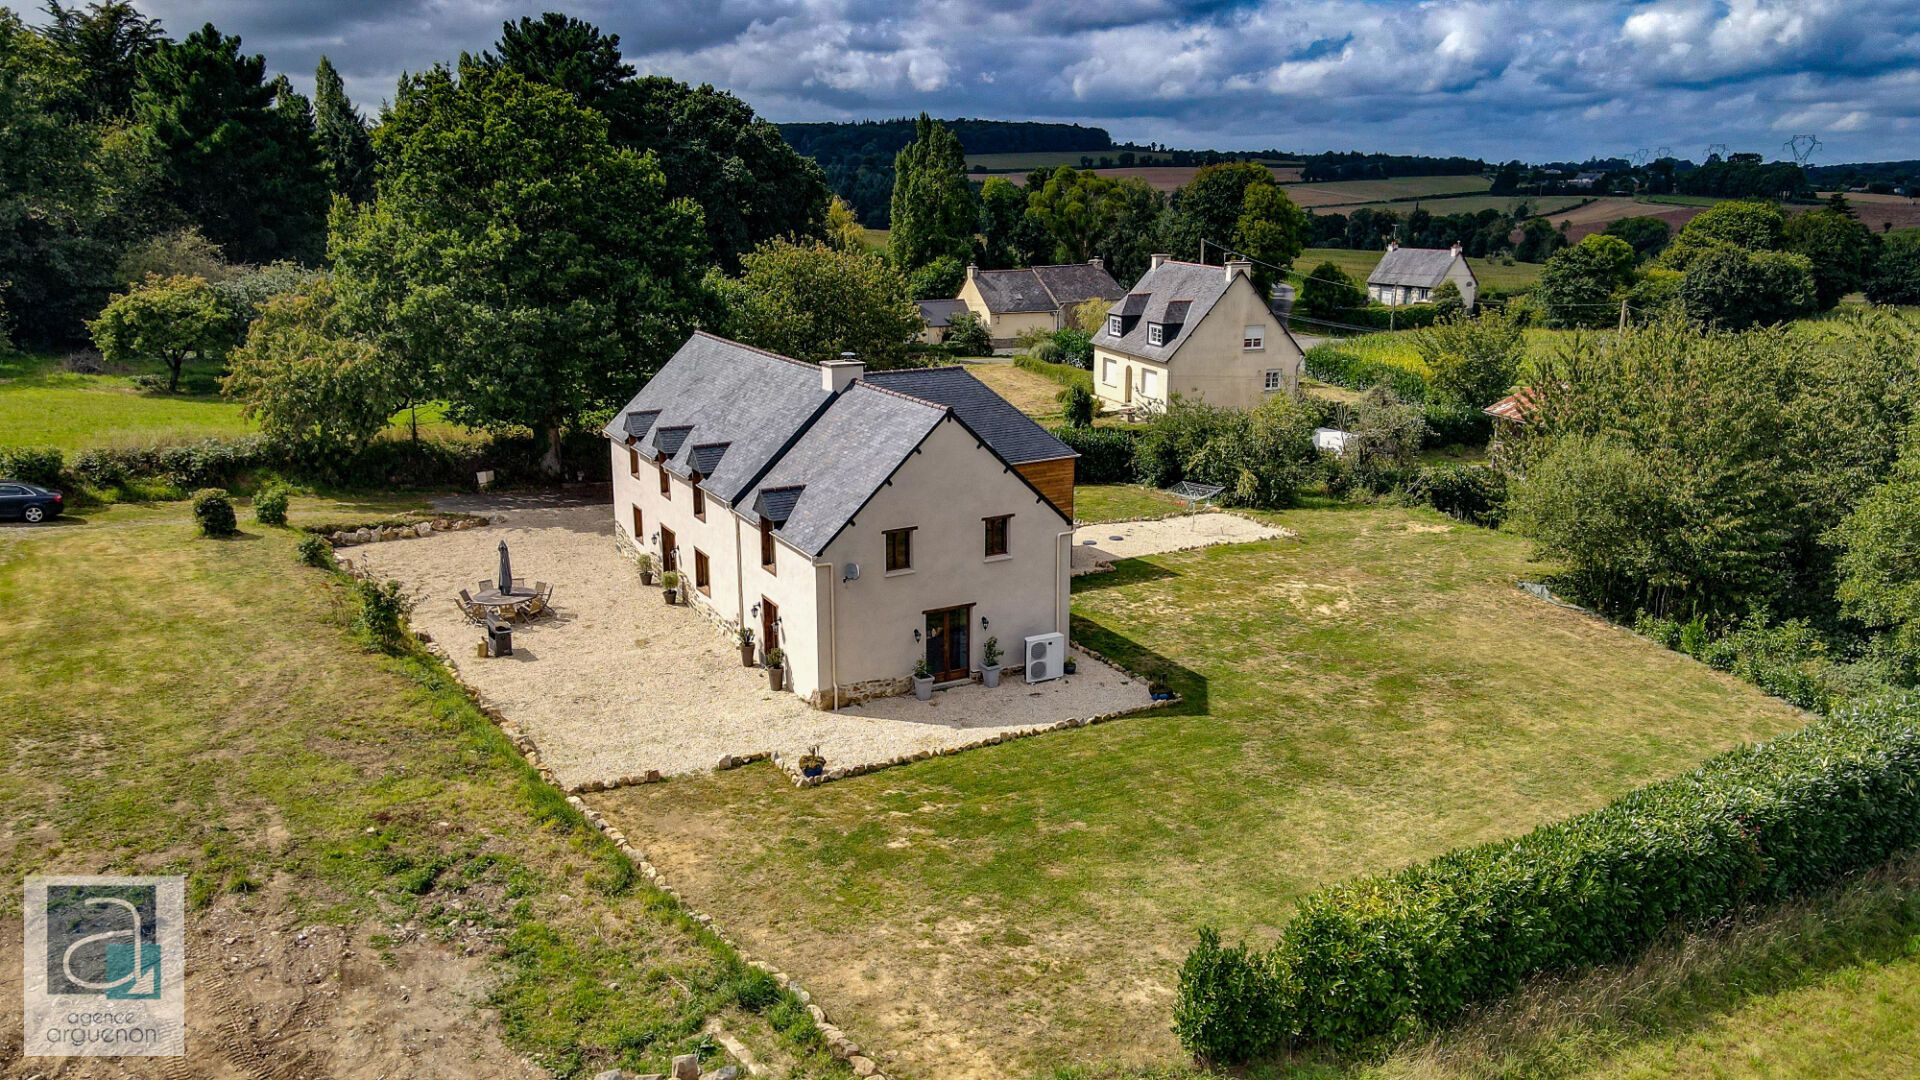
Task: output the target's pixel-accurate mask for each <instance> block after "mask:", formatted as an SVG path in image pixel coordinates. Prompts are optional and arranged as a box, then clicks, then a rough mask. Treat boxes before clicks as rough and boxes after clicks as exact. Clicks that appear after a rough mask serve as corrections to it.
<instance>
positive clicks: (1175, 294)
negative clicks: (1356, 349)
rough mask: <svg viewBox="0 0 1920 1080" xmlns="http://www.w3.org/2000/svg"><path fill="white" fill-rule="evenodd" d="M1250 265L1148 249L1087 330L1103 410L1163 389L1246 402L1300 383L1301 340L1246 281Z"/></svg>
mask: <svg viewBox="0 0 1920 1080" xmlns="http://www.w3.org/2000/svg"><path fill="white" fill-rule="evenodd" d="M1252 269H1253V264H1252V263H1248V262H1240V261H1235V262H1229V263H1228V264H1227V265H1225V266H1206V265H1203V264H1201V263H1190V262H1178V261H1176V260H1174V259H1172V258H1170V257H1168V256H1166V255H1155V256H1154V257H1153V266H1152V269H1150V270H1148V271H1147V273H1146V276H1145V277H1142V278H1141V279H1140V281H1139V283H1138V284H1136V285H1135V286H1134V287H1133V291H1132V292H1129V293H1128V294H1127V295H1126V296H1124V297H1122V298H1121V300H1120V302H1119V303H1117V304H1115V305H1113V307H1111V308H1109V309H1108V311H1107V321H1106V325H1104V326H1102V327H1101V328H1100V331H1099V333H1096V334H1095V335H1094V336H1093V390H1094V393H1095V395H1096V396H1098V397H1099V399H1100V402H1101V404H1102V405H1104V406H1105V407H1106V408H1109V409H1133V408H1138V407H1142V406H1144V407H1148V408H1155V407H1161V406H1164V405H1165V404H1166V403H1167V400H1168V397H1169V395H1170V394H1176V393H1177V394H1180V395H1182V396H1184V397H1187V398H1192V399H1195V400H1199V401H1204V402H1207V403H1208V404H1212V405H1222V406H1226V407H1228V408H1235V409H1251V408H1254V407H1255V406H1257V405H1259V404H1260V403H1261V402H1262V401H1265V400H1266V399H1267V397H1268V395H1271V394H1275V393H1279V392H1281V391H1291V390H1293V389H1295V388H1297V387H1298V386H1299V385H1300V365H1301V352H1300V344H1299V343H1298V342H1296V341H1294V340H1293V335H1292V334H1290V333H1288V332H1287V329H1286V327H1285V326H1283V325H1281V323H1280V320H1279V318H1278V317H1276V316H1275V315H1274V313H1273V309H1272V308H1271V307H1270V306H1269V304H1268V302H1267V299H1266V298H1265V297H1262V296H1261V295H1260V291H1259V290H1258V289H1256V288H1255V287H1254V284H1253V278H1252V277H1251V276H1250V272H1251V271H1252Z"/></svg>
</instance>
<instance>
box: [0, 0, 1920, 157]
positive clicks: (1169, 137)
mask: <svg viewBox="0 0 1920 1080" xmlns="http://www.w3.org/2000/svg"><path fill="white" fill-rule="evenodd" d="M136 3H137V4H138V6H139V7H141V8H142V9H144V10H146V11H148V12H150V13H152V14H155V15H158V16H159V17H160V18H161V19H162V21H163V23H164V24H165V26H166V27H167V29H168V30H169V31H170V32H172V33H174V34H176V35H178V34H183V33H185V32H187V31H188V30H190V29H192V28H193V27H196V26H198V25H199V24H200V23H202V22H205V21H207V20H212V21H213V22H215V23H216V24H218V25H219V26H220V27H221V28H222V29H223V30H226V31H227V32H229V33H238V34H240V35H241V36H242V37H243V38H244V39H245V44H246V47H247V48H248V50H249V51H258V52H263V53H265V54H266V56H267V60H268V63H269V65H270V66H271V67H272V68H273V69H275V70H281V71H286V72H288V73H289V74H291V75H293V76H294V77H295V79H296V81H302V80H304V81H302V85H303V86H310V84H311V71H312V67H313V63H314V61H315V59H317V58H318V57H319V56H320V55H321V54H322V53H325V54H326V55H328V56H330V57H332V58H333V61H334V64H335V65H336V66H337V67H339V68H340V69H341V71H342V73H343V74H344V75H345V76H346V79H347V82H348V86H349V90H350V92H351V93H352V94H353V95H354V97H355V99H356V100H357V101H359V102H361V103H362V104H363V105H366V106H368V107H369V109H371V108H373V107H375V106H377V104H378V102H379V101H380V100H381V99H383V98H385V97H388V96H390V95H391V92H392V87H393V84H394V80H395V78H396V77H397V76H398V75H399V74H400V73H401V72H403V71H408V70H418V69H421V68H424V67H428V66H431V65H432V64H433V63H435V62H436V61H444V60H450V59H452V58H453V57H455V56H457V55H458V54H459V52H460V51H461V50H463V49H464V50H474V51H477V50H479V49H482V48H485V47H486V46H487V45H488V44H489V43H490V42H492V41H493V40H494V39H495V38H496V37H498V34H499V28H500V23H501V22H502V21H503V20H506V19H512V18H518V17H520V16H521V15H527V14H537V13H538V12H539V11H541V10H544V7H543V6H541V5H527V4H520V3H511V4H503V3H498V2H493V0H478V2H458V0H136ZM23 6H24V5H23ZM562 10H566V11H567V12H568V13H570V14H573V15H577V16H579V17H580V18H583V19H587V20H589V21H592V22H594V23H597V24H598V25H600V26H601V27H602V28H603V29H605V30H607V31H610V32H613V33H617V34H619V35H620V39H621V46H622V49H623V51H624V52H625V53H626V55H627V57H628V59H629V60H630V61H631V62H632V63H633V64H634V65H635V66H636V67H638V68H640V69H641V70H642V71H643V72H649V73H659V74H666V75H672V76H674V77H676V78H680V79H685V80H688V81H693V82H703V81H704V82H712V83H714V84H715V85H717V86H721V87H724V88H727V89H730V90H732V91H734V92H735V93H737V94H739V95H741V96H742V97H744V98H745V99H746V100H747V101H748V102H750V103H751V104H752V105H753V106H754V107H755V108H756V109H758V110H759V111H760V112H761V113H762V114H764V115H767V116H769V117H771V118H773V119H775V120H820V119H852V118H861V117H878V116H896V115H902V114H907V113H914V112H918V111H920V110H926V111H928V112H931V113H934V114H935V115H938V116H982V117H994V118H1006V119H1016V118H1018V119H1045V120H1067V121H1075V120H1077V121H1082V122H1086V123H1093V124H1099V125H1102V126H1104V127H1106V128H1108V129H1109V130H1110V131H1111V132H1112V134H1113V136H1114V137H1115V138H1116V139H1120V140H1126V139H1132V140H1136V141H1142V142H1164V143H1168V144H1171V145H1174V146H1189V147H1209V146H1211V147H1217V148H1222V149H1237V148H1263V147H1269V146H1272V147H1279V148H1282V149H1289V150H1308V151H1311V150H1325V149H1335V150H1344V149H1365V150H1385V151H1398V152H1410V153H1411V152H1419V153H1461V154H1467V155H1470V156H1484V157H1487V158H1490V159H1491V158H1506V157H1515V156H1518V157H1524V158H1528V159H1531V160H1544V159H1549V158H1560V157H1585V156H1587V155H1588V154H1620V155H1626V154H1630V153H1632V151H1634V150H1635V149H1637V148H1640V147H1646V148H1650V149H1657V148H1658V147H1662V146H1667V147H1671V148H1672V149H1673V150H1674V152H1675V153H1677V154H1679V155H1680V156H1684V157H1693V158H1695V159H1698V158H1699V157H1701V156H1702V155H1703V153H1704V150H1705V147H1706V146H1707V145H1708V144H1711V143H1726V144H1728V145H1729V146H1731V147H1732V148H1733V149H1734V150H1754V151H1759V152H1762V153H1765V154H1767V155H1768V156H1769V157H1771V156H1775V155H1776V154H1778V153H1779V152H1780V147H1781V144H1782V143H1783V142H1784V141H1785V140H1786V139H1787V138H1788V137H1790V136H1792V135H1795V134H1798V133H1801V132H1814V133H1817V134H1818V135H1819V137H1820V140H1821V141H1822V143H1823V144H1824V147H1823V149H1822V150H1821V151H1820V153H1819V155H1818V156H1817V158H1816V159H1815V160H1816V161H1825V162H1829V163H1831V162H1840V161H1861V160H1880V159H1890V158H1920V3H1916V2H1915V0H1794V2H1779V3H1776V2H1773V0H1765V2H1758V0H1727V2H1715V0H1656V2H1651V3H1633V2H1627V0H1592V2H1585V0H1555V2H1520V0H1429V2H1424V3H1400V2H1387V0H1304V2H1299V0H1190V2H1185V3H1181V2H1174V0H967V2H960V0H927V2H920V3H914V2H911V0H651V2H628V3H614V2H607V0H581V2H575V3H572V4H570V5H566V6H565V7H564V8H562Z"/></svg>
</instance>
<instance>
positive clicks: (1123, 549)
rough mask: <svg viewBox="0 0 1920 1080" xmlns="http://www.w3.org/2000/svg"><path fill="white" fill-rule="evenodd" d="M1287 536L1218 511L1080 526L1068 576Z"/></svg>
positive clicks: (1267, 526) (1280, 530)
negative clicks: (1151, 557)
mask: <svg viewBox="0 0 1920 1080" xmlns="http://www.w3.org/2000/svg"><path fill="white" fill-rule="evenodd" d="M1292 535H1294V534H1293V532H1292V531H1291V530H1288V529H1282V528H1277V527H1275V526H1272V525H1263V524H1261V523H1260V522H1258V521H1254V520H1253V519H1252V518H1244V517H1241V516H1240V515H1239V514H1227V513H1222V512H1220V511H1218V510H1210V511H1208V512H1206V513H1204V514H1192V515H1185V516H1181V517H1170V518H1157V519H1151V520H1142V521H1107V522H1101V523H1099V524H1095V525H1082V526H1080V527H1079V528H1077V529H1075V530H1073V574H1074V576H1075V577H1078V576H1080V575H1081V574H1095V573H1099V572H1100V571H1102V570H1111V569H1113V564H1114V562H1115V561H1116V560H1118V559H1137V558H1139V557H1141V556H1142V555H1161V554H1164V553H1166V552H1169V551H1185V550H1187V549H1189V548H1198V547H1212V546H1213V545H1215V544H1247V543H1252V542H1253V541H1255V540H1277V539H1280V538H1281V537H1286V536H1292Z"/></svg>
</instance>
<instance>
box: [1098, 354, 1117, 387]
mask: <svg viewBox="0 0 1920 1080" xmlns="http://www.w3.org/2000/svg"><path fill="white" fill-rule="evenodd" d="M1100 381H1101V382H1103V383H1106V384H1107V385H1108V386H1113V385H1115V384H1114V381H1113V357H1111V356H1108V357H1104V358H1102V359H1101V361H1100Z"/></svg>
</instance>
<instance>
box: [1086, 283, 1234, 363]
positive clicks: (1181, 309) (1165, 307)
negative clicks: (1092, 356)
mask: <svg viewBox="0 0 1920 1080" xmlns="http://www.w3.org/2000/svg"><path fill="white" fill-rule="evenodd" d="M1226 294H1227V272H1226V270H1225V268H1223V267H1219V266H1204V265H1202V264H1200V263H1190V262H1177V261H1175V260H1172V259H1169V260H1167V261H1166V262H1163V263H1161V264H1160V265H1159V266H1156V267H1154V268H1153V269H1151V270H1149V271H1147V276H1146V277H1143V278H1141V279H1140V280H1139V281H1137V282H1135V283H1134V286H1133V292H1132V293H1130V294H1129V295H1128V296H1127V298H1126V300H1125V301H1124V302H1123V304H1122V305H1120V306H1118V307H1116V308H1115V309H1114V311H1113V312H1112V313H1113V314H1127V315H1131V314H1136V312H1135V311H1134V310H1133V309H1136V308H1137V309H1138V311H1137V314H1138V315H1139V316H1140V318H1139V319H1138V320H1137V321H1136V322H1134V324H1133V326H1132V327H1131V328H1130V329H1128V331H1127V332H1126V333H1125V334H1120V335H1114V334H1109V333H1107V328H1106V327H1105V326H1102V327H1100V332H1099V333H1097V334H1095V335H1093V343H1094V344H1095V345H1098V346H1100V347H1101V348H1103V349H1112V350H1113V351H1115V352H1121V353H1126V354H1127V355H1129V356H1138V357H1142V358H1144V359H1147V360H1156V361H1159V362H1161V363H1165V362H1166V361H1167V360H1168V359H1170V358H1171V357H1172V356H1173V354H1174V352H1175V351H1176V350H1178V349H1179V348H1180V346H1181V345H1182V344H1183V343H1185V342H1186V340H1187V338H1189V337H1190V336H1192V333H1193V328H1194V327H1196V326H1198V325H1200V320H1202V319H1204V318H1206V317H1207V312H1209V311H1212V310H1213V305H1215V304H1217V303H1219V302H1220V298H1221V297H1223V296H1225V295H1226ZM1136 296H1144V297H1146V299H1145V300H1143V301H1138V302H1136V301H1135V300H1134V297H1136ZM1149 323H1180V324H1181V326H1180V332H1179V333H1177V334H1175V335H1173V336H1172V337H1170V338H1167V339H1166V340H1165V341H1164V342H1163V343H1162V344H1159V345H1149V344H1147V324H1149Z"/></svg>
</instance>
